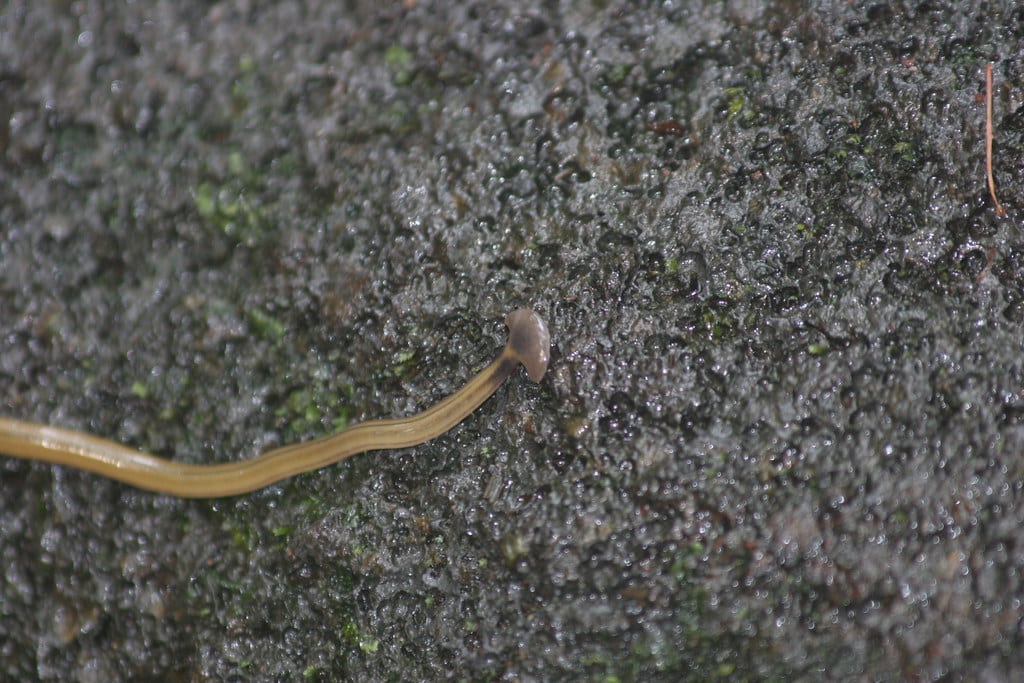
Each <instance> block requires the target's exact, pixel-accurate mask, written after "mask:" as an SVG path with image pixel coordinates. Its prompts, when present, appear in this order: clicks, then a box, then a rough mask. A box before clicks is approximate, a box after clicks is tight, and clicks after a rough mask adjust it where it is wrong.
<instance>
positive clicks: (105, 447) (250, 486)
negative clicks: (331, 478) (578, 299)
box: [0, 309, 550, 498]
mask: <svg viewBox="0 0 1024 683" xmlns="http://www.w3.org/2000/svg"><path fill="white" fill-rule="evenodd" d="M505 323H506V325H508V328H509V339H508V342H507V343H506V344H505V348H504V349H502V351H501V353H500V354H499V355H498V357H497V358H495V359H494V360H493V361H492V362H491V364H490V365H488V366H487V367H486V368H484V369H483V370H481V371H480V372H479V373H477V374H476V375H475V376H474V377H473V378H472V379H471V380H469V382H467V383H466V385H465V386H463V387H462V388H461V389H459V390H458V391H456V392H455V393H454V394H452V395H451V396H448V397H447V398H444V399H442V400H441V401H439V402H438V403H436V404H435V405H433V406H431V407H430V408H427V409H426V410H424V411H423V412H420V413H416V414H415V415H411V416H409V417H403V418H396V419H386V420H369V421H367V422H360V423H359V424H355V425H352V426H351V427H348V428H346V429H343V430H342V431H340V432H337V433H336V434H331V435H329V436H324V437H321V438H319V439H314V440H312V441H305V442H302V443H297V444H292V445H288V446H282V447H281V448H275V449H273V450H270V451H267V452H266V453H263V454H262V455H259V456H256V457H255V458H250V459H248V460H239V461H236V462H229V463H223V464H216V465H195V464H189V463H180V462H175V461H173V460H167V459H166V458H159V457H157V456H154V455H150V454H149V453H144V452H142V451H137V450H135V449H133V448H129V447H127V446H123V445H121V444H119V443H116V442H114V441H110V440H107V439H103V438H100V437H98V436H93V435H91V434H86V433H85V432H79V431H74V430H70V429H62V428H59V427H50V426H47V425H42V424H37V423H33V422H23V421H21V420H12V419H8V418H2V417H0V453H2V454H5V455H10V456H14V457H17V458H25V459H28V460H38V461H41V462H47V463H52V464H55V465H65V466H68V467H74V468H76V469H80V470H86V471H89V472H93V473H95V474H99V475H102V476H104V477H107V478H110V479H116V480H117V481H121V482H124V483H126V484H131V485H132V486H136V487H138V488H141V489H146V490H149V491H155V492H157V493H166V494H169V495H173V496H179V497H182V498H219V497H223V496H233V495H238V494H242V493H248V492H250V491H255V490H257V489H260V488H263V487H265V486H269V485H270V484H273V483H275V482H278V481H281V480H282V479H287V478H288V477H292V476H295V475H296V474H300V473H302V472H309V471H311V470H316V469H320V468H321V467H325V466H327V465H330V464H332V463H335V462H338V461H339V460H343V459H345V458H348V457H350V456H352V455H355V454H357V453H363V452H365V451H378V450H386V449H393V448H406V447H408V446H415V445H417V444H421V443H423V442H425V441H429V440H430V439H433V438H435V437H437V436H439V435H441V434H443V433H444V432H446V431H448V430H449V429H451V428H452V427H454V426H455V425H457V424H458V423H459V422H461V421H462V420H463V419H465V418H466V416H468V415H469V414H470V413H472V412H473V411H474V410H476V409H477V408H478V407H479V406H480V404H482V403H483V402H484V401H486V400H487V399H488V398H489V397H490V396H491V394H493V393H494V392H495V390H496V389H497V388H498V387H499V386H501V384H502V383H503V382H504V381H505V380H506V379H507V378H508V377H509V376H510V375H511V374H512V372H513V371H514V370H515V368H516V366H517V365H519V364H522V365H523V366H524V367H525V368H526V371H527V375H528V376H529V377H530V379H531V380H533V381H534V382H539V381H540V380H541V378H542V377H543V376H544V373H545V371H546V370H547V364H548V357H549V348H550V338H549V336H548V332H547V327H546V326H545V324H544V321H543V320H541V318H540V316H538V315H537V314H536V313H534V312H533V311H530V310H526V309H519V310H516V311H513V312H512V313H509V314H508V316H507V317H506V318H505Z"/></svg>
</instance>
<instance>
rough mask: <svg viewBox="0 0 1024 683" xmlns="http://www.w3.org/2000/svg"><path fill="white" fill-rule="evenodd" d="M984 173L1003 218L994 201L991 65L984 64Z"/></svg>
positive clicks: (1003, 212)
mask: <svg viewBox="0 0 1024 683" xmlns="http://www.w3.org/2000/svg"><path fill="white" fill-rule="evenodd" d="M985 173H986V175H988V192H989V194H990V195H992V203H993V204H995V205H996V215H997V216H1005V215H1006V211H1005V210H1004V209H1003V205H1002V204H1000V203H999V200H998V199H996V181H995V180H994V179H993V178H992V63H991V62H986V63H985Z"/></svg>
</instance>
